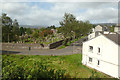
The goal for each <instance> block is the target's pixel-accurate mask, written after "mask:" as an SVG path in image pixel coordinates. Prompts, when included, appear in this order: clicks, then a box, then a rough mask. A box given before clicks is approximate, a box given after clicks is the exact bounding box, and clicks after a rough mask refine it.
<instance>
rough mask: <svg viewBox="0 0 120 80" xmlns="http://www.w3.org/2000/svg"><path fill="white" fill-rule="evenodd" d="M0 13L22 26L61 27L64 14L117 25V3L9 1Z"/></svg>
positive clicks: (78, 18)
mask: <svg viewBox="0 0 120 80" xmlns="http://www.w3.org/2000/svg"><path fill="white" fill-rule="evenodd" d="M0 4H1V5H2V6H1V7H0V9H2V11H0V13H7V14H8V16H10V17H11V18H12V19H17V20H18V22H19V24H20V25H41V26H51V25H55V26H60V25H59V21H62V20H63V16H64V13H71V14H73V15H74V16H75V17H76V19H77V20H82V21H86V20H89V21H90V22H91V23H117V22H118V3H117V2H97V1H91V2H79V1H76V2H72V1H69V2H68V1H65V2H62V1H61V2H57V1H56V0H54V1H50V0H47V1H44V2H43V1H38V2H37V1H36V2H35V1H34V2H27V1H21V2H19V1H16V0H13V2H12V1H11V2H9V1H7V0H5V1H3V2H2V3H0Z"/></svg>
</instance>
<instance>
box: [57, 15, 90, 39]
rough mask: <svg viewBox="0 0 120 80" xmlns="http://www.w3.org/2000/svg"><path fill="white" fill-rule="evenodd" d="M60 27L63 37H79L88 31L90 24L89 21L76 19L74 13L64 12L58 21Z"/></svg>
mask: <svg viewBox="0 0 120 80" xmlns="http://www.w3.org/2000/svg"><path fill="white" fill-rule="evenodd" d="M60 25H61V27H60V29H59V32H60V31H61V32H62V33H63V34H64V37H65V38H71V37H76V38H79V37H81V34H82V35H86V34H87V33H89V32H90V30H91V28H92V25H91V24H90V22H89V21H85V22H83V21H78V20H77V19H76V18H75V16H74V15H72V14H70V13H65V15H64V17H63V20H62V21H60Z"/></svg>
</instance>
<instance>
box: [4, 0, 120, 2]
mask: <svg viewBox="0 0 120 80" xmlns="http://www.w3.org/2000/svg"><path fill="white" fill-rule="evenodd" d="M118 1H119V0H2V2H118Z"/></svg>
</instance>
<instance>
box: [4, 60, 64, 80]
mask: <svg viewBox="0 0 120 80" xmlns="http://www.w3.org/2000/svg"><path fill="white" fill-rule="evenodd" d="M47 67H48V66H46V65H45V64H43V63H42V62H40V61H34V62H30V63H29V61H28V62H27V61H23V63H22V64H16V61H9V59H7V60H5V59H3V70H2V73H3V74H2V79H3V80H4V79H5V80H6V79H9V80H13V79H16V80H33V79H42V78H47V79H52V80H54V79H61V78H65V76H64V74H65V70H55V69H54V68H52V69H47Z"/></svg>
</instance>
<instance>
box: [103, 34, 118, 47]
mask: <svg viewBox="0 0 120 80" xmlns="http://www.w3.org/2000/svg"><path fill="white" fill-rule="evenodd" d="M104 35H105V36H106V37H107V38H109V39H110V40H112V41H113V42H115V43H116V44H118V45H120V34H104Z"/></svg>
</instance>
